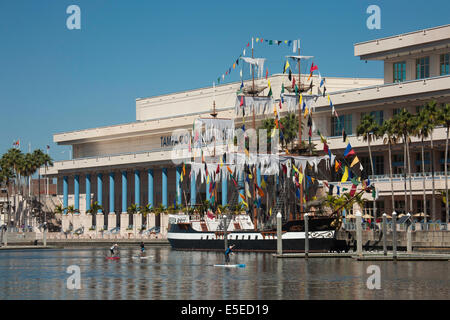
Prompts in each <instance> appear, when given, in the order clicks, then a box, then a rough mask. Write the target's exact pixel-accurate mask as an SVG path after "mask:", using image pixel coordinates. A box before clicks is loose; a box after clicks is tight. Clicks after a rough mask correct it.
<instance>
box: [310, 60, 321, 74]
mask: <svg viewBox="0 0 450 320" xmlns="http://www.w3.org/2000/svg"><path fill="white" fill-rule="evenodd" d="M317 69H319V68H318V67H317V66H315V65H314V62H313V63H312V65H311V69H310V70H309V72H310V73H313V71H314V70H317Z"/></svg>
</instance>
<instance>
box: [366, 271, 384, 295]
mask: <svg viewBox="0 0 450 320" xmlns="http://www.w3.org/2000/svg"><path fill="white" fill-rule="evenodd" d="M366 272H367V274H370V276H369V277H368V278H367V281H366V285H367V289H369V290H374V289H376V290H380V289H381V270H380V267H379V266H377V265H370V266H368V267H367V271H366Z"/></svg>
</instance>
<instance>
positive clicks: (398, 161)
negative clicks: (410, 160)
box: [392, 154, 404, 174]
mask: <svg viewBox="0 0 450 320" xmlns="http://www.w3.org/2000/svg"><path fill="white" fill-rule="evenodd" d="M403 166H404V163H403V155H402V154H394V155H392V174H403V172H404V167H403Z"/></svg>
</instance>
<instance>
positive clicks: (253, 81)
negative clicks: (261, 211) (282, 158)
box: [244, 37, 258, 230]
mask: <svg viewBox="0 0 450 320" xmlns="http://www.w3.org/2000/svg"><path fill="white" fill-rule="evenodd" d="M252 58H254V57H253V37H252ZM254 68H255V66H254V65H253V64H252V95H253V97H254V96H255V69H254ZM253 129H254V130H255V132H256V116H255V106H253ZM244 143H245V142H244ZM244 148H245V145H244ZM255 173H256V172H252V175H253V198H254V199H256V175H255ZM257 216H258V212H257V210H256V206H255V203H254V202H253V225H254V227H255V230H256V229H257V228H258V217H257Z"/></svg>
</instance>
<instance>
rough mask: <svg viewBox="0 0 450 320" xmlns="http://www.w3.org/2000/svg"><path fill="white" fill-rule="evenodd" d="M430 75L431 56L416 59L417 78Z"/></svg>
mask: <svg viewBox="0 0 450 320" xmlns="http://www.w3.org/2000/svg"><path fill="white" fill-rule="evenodd" d="M429 77H430V57H423V58H419V59H416V79H424V78H429Z"/></svg>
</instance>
